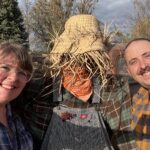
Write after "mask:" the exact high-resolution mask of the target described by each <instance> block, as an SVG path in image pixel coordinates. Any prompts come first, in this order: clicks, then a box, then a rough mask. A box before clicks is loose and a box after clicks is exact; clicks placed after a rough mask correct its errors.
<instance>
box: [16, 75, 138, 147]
mask: <svg viewBox="0 0 150 150" xmlns="http://www.w3.org/2000/svg"><path fill="white" fill-rule="evenodd" d="M113 80H115V81H114V84H111V86H108V87H109V88H106V89H105V90H104V91H102V93H101V95H102V96H101V102H100V103H99V105H98V108H99V111H101V112H102V113H103V116H104V119H105V121H106V125H107V127H108V131H109V135H110V139H111V142H112V144H113V145H114V147H115V149H116V150H117V149H120V150H131V149H136V143H135V140H134V138H133V135H132V132H131V129H130V122H131V118H130V116H131V112H130V111H131V99H130V94H129V93H130V92H129V87H128V84H127V79H126V77H124V78H123V77H119V76H118V77H116V78H114V79H113ZM111 82H112V81H111ZM51 85H52V81H51V80H50V79H46V78H44V79H42V78H41V79H38V80H33V81H32V82H30V83H29V85H27V87H26V88H25V90H24V92H23V93H22V96H21V97H22V100H20V98H21V97H20V98H19V101H18V102H17V100H16V102H17V103H16V104H17V105H16V106H19V107H18V111H19V113H20V114H21V115H22V117H24V118H25V120H26V123H28V125H29V127H30V129H31V132H32V135H33V138H34V142H35V143H34V144H35V147H34V148H35V150H38V149H40V145H41V144H42V140H43V138H44V135H45V132H46V129H47V127H48V125H49V122H50V119H51V115H52V110H53V107H54V106H56V105H57V102H55V100H56V99H58V97H57V96H56V95H58V93H59V92H58V91H53V90H52V89H53V88H54V87H52V86H51ZM114 85H115V86H114ZM93 87H94V89H95V91H96V90H99V89H98V88H97V87H95V86H94V85H93ZM41 89H43V90H41ZM40 91H42V92H40ZM46 93H48V94H46ZM52 93H53V94H52ZM95 95H96V94H95ZM60 99H61V96H59V100H60ZM99 99H100V98H99ZM60 101H61V100H60ZM16 106H15V107H16ZM20 106H22V107H20Z"/></svg>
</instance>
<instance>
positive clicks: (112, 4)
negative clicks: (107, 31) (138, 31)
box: [94, 0, 133, 31]
mask: <svg viewBox="0 0 150 150" xmlns="http://www.w3.org/2000/svg"><path fill="white" fill-rule="evenodd" d="M132 1H133V0H99V2H98V4H97V5H96V8H95V12H94V13H95V15H96V16H97V17H98V19H99V20H100V21H102V22H104V23H108V24H111V23H112V24H115V25H117V26H119V27H120V29H121V30H122V31H125V30H126V28H127V27H128V26H129V16H130V15H131V14H133V3H132Z"/></svg>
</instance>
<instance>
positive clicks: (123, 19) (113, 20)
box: [18, 0, 133, 32]
mask: <svg viewBox="0 0 150 150" xmlns="http://www.w3.org/2000/svg"><path fill="white" fill-rule="evenodd" d="M18 1H19V5H21V1H22V0H18ZM33 1H36V0H33ZM132 1H133V0H99V2H98V3H97V4H96V6H95V10H94V15H95V16H96V17H97V18H98V19H99V20H100V21H102V22H103V23H106V24H112V25H116V26H118V27H119V29H120V30H122V31H123V32H124V31H125V32H126V31H127V30H128V26H129V16H130V15H131V14H132V12H133V4H132Z"/></svg>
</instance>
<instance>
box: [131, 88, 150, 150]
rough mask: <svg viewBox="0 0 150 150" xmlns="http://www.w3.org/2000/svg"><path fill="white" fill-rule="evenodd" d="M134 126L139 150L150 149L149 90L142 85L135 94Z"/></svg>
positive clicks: (133, 108)
mask: <svg viewBox="0 0 150 150" xmlns="http://www.w3.org/2000/svg"><path fill="white" fill-rule="evenodd" d="M132 111H133V115H132V124H131V125H132V128H133V130H134V133H135V136H136V142H137V145H138V149H139V150H148V149H150V99H149V91H148V90H146V89H145V88H143V87H141V88H140V89H139V91H138V92H137V94H135V95H134V96H133V107H132Z"/></svg>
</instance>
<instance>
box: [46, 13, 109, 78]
mask: <svg viewBox="0 0 150 150" xmlns="http://www.w3.org/2000/svg"><path fill="white" fill-rule="evenodd" d="M49 59H50V61H51V63H52V65H51V66H50V70H51V74H52V75H54V76H57V75H59V74H60V73H61V70H62V68H63V67H64V66H67V67H68V68H69V67H70V68H72V67H73V66H76V65H77V66H84V67H85V68H87V70H88V72H89V74H90V75H91V76H92V75H94V74H95V73H98V74H99V75H100V76H101V79H102V81H103V80H104V79H105V76H106V72H107V71H110V61H109V57H108V55H107V53H106V47H105V44H104V42H103V39H102V33H101V31H100V26H99V21H98V20H97V19H96V17H95V16H93V15H75V16H72V17H70V18H69V19H68V20H67V21H66V24H65V30H64V32H63V33H62V34H61V35H60V36H59V37H57V38H56V39H55V41H54V47H53V49H52V50H51V52H50V54H49Z"/></svg>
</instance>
